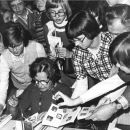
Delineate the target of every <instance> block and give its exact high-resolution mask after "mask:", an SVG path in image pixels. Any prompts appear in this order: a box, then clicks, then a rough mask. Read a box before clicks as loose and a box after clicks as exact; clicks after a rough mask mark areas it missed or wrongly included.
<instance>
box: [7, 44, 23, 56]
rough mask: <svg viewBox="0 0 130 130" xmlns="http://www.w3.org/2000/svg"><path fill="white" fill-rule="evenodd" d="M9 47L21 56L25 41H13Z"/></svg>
mask: <svg viewBox="0 0 130 130" xmlns="http://www.w3.org/2000/svg"><path fill="white" fill-rule="evenodd" d="M8 49H9V51H10V52H11V53H12V54H13V55H15V56H20V55H21V54H22V53H23V50H24V44H23V42H19V43H13V44H11V45H10V46H9V47H8Z"/></svg>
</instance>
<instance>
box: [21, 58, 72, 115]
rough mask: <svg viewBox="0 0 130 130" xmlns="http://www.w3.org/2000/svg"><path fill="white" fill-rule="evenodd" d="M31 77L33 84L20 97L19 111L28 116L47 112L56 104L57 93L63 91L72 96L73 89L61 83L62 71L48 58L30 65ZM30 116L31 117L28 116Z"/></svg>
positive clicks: (38, 59) (37, 60) (39, 59)
mask: <svg viewBox="0 0 130 130" xmlns="http://www.w3.org/2000/svg"><path fill="white" fill-rule="evenodd" d="M30 75H31V77H32V79H33V82H32V84H31V85H30V86H29V87H28V88H27V89H26V90H25V92H24V93H23V94H22V95H21V97H20V103H19V106H20V107H19V109H20V111H22V112H23V114H24V116H27V115H28V113H27V112H29V111H28V109H29V108H30V112H31V113H30V114H31V115H32V114H34V113H36V112H46V111H47V110H48V109H49V107H50V105H51V103H52V102H53V103H54V100H53V99H52V95H53V94H55V93H56V92H57V91H62V92H63V93H65V94H67V95H68V96H69V97H70V96H71V89H69V88H68V87H67V86H66V85H65V84H64V83H61V82H60V78H61V75H60V70H59V69H58V66H57V64H56V63H55V62H54V61H52V60H50V59H48V58H37V59H36V60H35V61H34V62H33V63H32V64H31V65H30ZM28 116H29V115H28Z"/></svg>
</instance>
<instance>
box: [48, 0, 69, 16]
mask: <svg viewBox="0 0 130 130" xmlns="http://www.w3.org/2000/svg"><path fill="white" fill-rule="evenodd" d="M59 4H60V5H61V6H62V8H64V9H65V11H66V15H67V17H70V16H71V14H72V11H71V8H70V5H69V2H68V0H47V2H46V10H47V11H49V10H50V9H51V8H58V6H59Z"/></svg>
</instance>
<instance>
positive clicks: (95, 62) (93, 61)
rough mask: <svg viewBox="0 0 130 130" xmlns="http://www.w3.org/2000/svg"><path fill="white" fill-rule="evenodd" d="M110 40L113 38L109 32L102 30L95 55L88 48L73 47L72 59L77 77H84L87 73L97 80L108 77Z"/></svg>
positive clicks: (110, 66)
mask: <svg viewBox="0 0 130 130" xmlns="http://www.w3.org/2000/svg"><path fill="white" fill-rule="evenodd" d="M112 40H113V38H112V36H111V34H110V33H109V32H102V33H101V34H100V46H99V48H98V52H97V53H96V56H95V55H93V54H92V53H91V51H90V50H89V49H82V48H80V47H75V48H74V49H73V58H72V59H73V63H74V68H75V70H76V75H77V78H78V79H82V78H85V77H86V76H87V74H89V75H90V76H92V77H93V78H96V79H99V80H104V79H106V78H108V76H109V73H110V70H111V68H112V63H111V61H110V57H109V46H110V44H111V42H112Z"/></svg>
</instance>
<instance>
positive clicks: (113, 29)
mask: <svg viewBox="0 0 130 130" xmlns="http://www.w3.org/2000/svg"><path fill="white" fill-rule="evenodd" d="M128 30H129V28H128V27H126V26H125V25H124V24H122V23H121V19H119V18H117V19H114V20H112V21H111V22H110V23H109V24H108V31H109V32H110V33H111V34H112V35H113V37H114V38H115V37H117V36H118V35H119V34H121V33H124V32H127V31H128Z"/></svg>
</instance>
